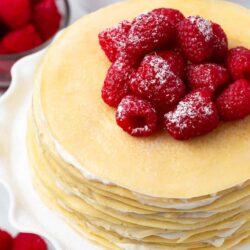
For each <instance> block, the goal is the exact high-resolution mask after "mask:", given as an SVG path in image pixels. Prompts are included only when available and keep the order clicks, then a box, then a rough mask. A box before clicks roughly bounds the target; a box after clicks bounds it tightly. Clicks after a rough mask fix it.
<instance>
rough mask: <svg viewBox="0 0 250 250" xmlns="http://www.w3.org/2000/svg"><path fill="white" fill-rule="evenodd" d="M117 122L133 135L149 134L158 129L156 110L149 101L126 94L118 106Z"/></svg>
mask: <svg viewBox="0 0 250 250" xmlns="http://www.w3.org/2000/svg"><path fill="white" fill-rule="evenodd" d="M116 122H117V124H118V125H119V126H120V127H121V128H122V129H123V130H124V131H126V132H127V133H129V134H130V135H132V136H149V135H152V134H153V133H154V132H155V131H156V127H157V115H156V110H155V109H154V107H153V106H152V105H151V103H150V102H148V101H145V100H142V99H139V98H137V97H135V96H126V97H124V98H123V99H122V101H121V103H120V104H119V106H118V108H117V111H116Z"/></svg>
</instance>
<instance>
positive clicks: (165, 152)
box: [27, 0, 250, 250]
mask: <svg viewBox="0 0 250 250" xmlns="http://www.w3.org/2000/svg"><path fill="white" fill-rule="evenodd" d="M160 7H165V8H175V9H178V10H180V11H181V12H182V13H184V14H185V16H191V15H200V16H202V17H205V18H208V19H209V20H213V21H214V22H217V23H220V25H221V26H222V27H223V29H224V30H225V31H226V33H227V35H228V38H229V47H235V46H239V45H242V46H245V47H248V48H250V31H249V30H247V29H246V25H247V24H249V23H250V11H249V10H247V9H245V8H243V7H241V6H238V5H236V4H233V3H229V2H226V1H219V0H203V1H200V0H190V1H189V2H188V4H187V3H186V1H184V0H155V1H150V0H130V1H126V2H121V3H117V4H114V5H111V6H109V7H106V8H103V9H101V10H99V11H97V12H94V13H92V14H89V15H87V16H85V17H83V18H81V19H80V20H79V21H77V22H76V23H75V24H73V25H72V26H70V27H69V28H68V29H66V30H65V31H63V32H62V34H61V35H60V36H59V38H58V39H56V41H55V42H54V43H53V44H52V45H51V46H50V47H49V48H48V49H47V51H46V53H45V55H44V57H43V59H42V60H41V62H40V64H39V66H38V69H37V73H36V76H35V90H34V95H33V102H32V107H31V111H30V115H29V119H28V121H29V122H28V129H27V147H28V153H29V159H30V166H31V170H32V173H33V180H34V186H35V188H36V190H37V191H38V193H39V194H40V195H41V197H42V199H43V200H44V201H45V202H46V203H47V204H48V206H50V207H51V208H53V209H55V210H57V211H58V213H59V214H61V215H62V216H63V217H64V218H65V220H66V221H67V222H68V223H69V224H70V225H71V226H72V227H73V228H75V229H76V231H77V232H79V233H80V234H82V235H83V237H87V238H88V239H90V240H92V241H93V242H95V243H97V244H99V245H101V246H103V247H104V248H105V249H119V250H120V249H126V250H137V249H138V250H139V249H140V250H144V249H145V250H146V249H150V250H154V249H164V250H167V249H171V250H173V249H176V250H186V249H197V250H198V249H204V250H205V249H207V250H208V249H211V250H212V249H231V248H233V247H236V246H239V245H241V244H244V243H246V242H247V241H248V239H249V238H250V219H249V218H250V181H249V177H250V164H249V162H250V154H249V152H248V151H249V148H250V141H249V134H250V118H249V117H247V118H245V119H244V120H239V121H235V122H231V123H223V124H221V125H220V126H219V127H218V128H217V129H216V130H214V131H212V132H211V133H209V134H208V135H204V136H201V137H197V138H195V139H192V140H187V141H177V140H175V139H173V138H171V137H170V136H169V135H167V134H166V133H165V132H160V133H157V134H155V135H153V136H151V137H145V138H135V137H132V136H130V135H128V134H127V133H124V132H123V131H122V130H121V129H120V128H119V127H118V126H117V125H116V122H115V118H114V114H115V110H114V109H112V108H110V107H109V106H107V105H105V104H104V103H103V101H102V99H101V94H100V93H101V88H102V85H103V82H104V79H105V76H106V73H107V70H108V68H109V67H110V65H111V63H110V62H109V60H108V59H107V57H106V56H105V54H104V53H103V51H102V49H101V47H100V45H99V41H98V34H99V33H100V32H101V31H103V30H104V29H106V28H107V27H112V26H114V25H116V24H117V23H119V22H120V21H121V20H125V19H126V20H132V19H133V18H134V17H136V16H138V15H139V14H140V13H145V12H148V11H151V10H153V9H156V8H160Z"/></svg>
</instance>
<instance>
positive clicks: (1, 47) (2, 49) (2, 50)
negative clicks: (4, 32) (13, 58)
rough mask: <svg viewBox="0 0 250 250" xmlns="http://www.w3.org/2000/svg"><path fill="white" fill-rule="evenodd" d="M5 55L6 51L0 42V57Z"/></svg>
mask: <svg viewBox="0 0 250 250" xmlns="http://www.w3.org/2000/svg"><path fill="white" fill-rule="evenodd" d="M5 54H8V51H7V50H6V49H5V47H4V46H3V44H2V43H1V41H0V55H5Z"/></svg>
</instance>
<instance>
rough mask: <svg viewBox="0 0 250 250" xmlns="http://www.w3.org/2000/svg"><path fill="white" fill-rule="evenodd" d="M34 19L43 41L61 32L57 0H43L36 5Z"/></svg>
mask: <svg viewBox="0 0 250 250" xmlns="http://www.w3.org/2000/svg"><path fill="white" fill-rule="evenodd" d="M33 19H34V24H35V26H36V28H37V30H38V31H39V33H40V35H41V37H42V38H43V40H48V39H49V38H51V37H52V36H53V35H54V34H55V33H56V32H57V31H58V30H59V28H60V21H61V14H60V13H59V11H58V9H57V5H56V2H55V0H41V1H39V2H38V3H37V4H35V5H34V7H33Z"/></svg>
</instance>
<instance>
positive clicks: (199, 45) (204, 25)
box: [177, 16, 213, 63]
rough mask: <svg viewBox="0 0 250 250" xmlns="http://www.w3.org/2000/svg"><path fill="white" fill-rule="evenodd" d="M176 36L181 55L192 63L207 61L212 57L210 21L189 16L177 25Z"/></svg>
mask: <svg viewBox="0 0 250 250" xmlns="http://www.w3.org/2000/svg"><path fill="white" fill-rule="evenodd" d="M177 36H178V40H179V44H180V46H181V48H182V50H183V53H184V54H185V56H186V57H187V59H189V60H190V61H191V62H193V63H201V62H204V61H207V60H209V59H210V58H211V56H212V50H213V46H212V45H213V29H212V24H211V22H210V21H208V20H205V19H203V18H202V17H199V16H191V17H188V18H186V19H184V20H183V21H181V22H180V23H179V24H178V25H177Z"/></svg>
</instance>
